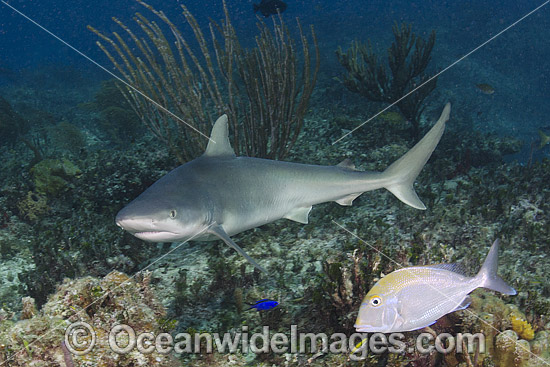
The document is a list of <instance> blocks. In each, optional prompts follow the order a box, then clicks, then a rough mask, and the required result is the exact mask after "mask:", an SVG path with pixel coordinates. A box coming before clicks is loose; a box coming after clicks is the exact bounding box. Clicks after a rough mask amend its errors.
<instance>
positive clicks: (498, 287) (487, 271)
mask: <svg viewBox="0 0 550 367" xmlns="http://www.w3.org/2000/svg"><path fill="white" fill-rule="evenodd" d="M498 247H499V241H498V239H497V240H495V242H493V245H492V246H491V249H490V250H489V254H487V257H486V258H485V262H484V263H483V266H482V267H481V269H480V270H479V273H477V275H476V279H478V280H479V283H480V285H479V286H480V287H483V288H487V289H491V290H494V291H497V292H500V293H502V294H508V295H511V296H512V295H514V294H516V290H515V289H514V288H512V287H510V286H509V285H508V284H506V282H505V281H504V280H503V279H502V278H501V277H499V276H498V275H497V268H498Z"/></svg>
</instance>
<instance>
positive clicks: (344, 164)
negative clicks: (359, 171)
mask: <svg viewBox="0 0 550 367" xmlns="http://www.w3.org/2000/svg"><path fill="white" fill-rule="evenodd" d="M336 167H342V168H347V169H350V170H352V171H356V169H355V164H353V162H352V161H351V159H349V158H346V159H344V160H343V161H342V162H340V163H338V164H337V165H336Z"/></svg>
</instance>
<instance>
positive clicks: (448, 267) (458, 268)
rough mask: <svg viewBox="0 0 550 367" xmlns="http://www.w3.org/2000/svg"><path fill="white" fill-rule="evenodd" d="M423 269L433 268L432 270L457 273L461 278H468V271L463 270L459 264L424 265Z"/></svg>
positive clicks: (462, 266)
mask: <svg viewBox="0 0 550 367" xmlns="http://www.w3.org/2000/svg"><path fill="white" fill-rule="evenodd" d="M424 267H425V268H433V269H443V270H448V271H452V272H453V273H457V274H460V275H463V276H468V271H467V270H466V269H465V268H464V265H462V264H459V263H452V264H433V265H425V266H424Z"/></svg>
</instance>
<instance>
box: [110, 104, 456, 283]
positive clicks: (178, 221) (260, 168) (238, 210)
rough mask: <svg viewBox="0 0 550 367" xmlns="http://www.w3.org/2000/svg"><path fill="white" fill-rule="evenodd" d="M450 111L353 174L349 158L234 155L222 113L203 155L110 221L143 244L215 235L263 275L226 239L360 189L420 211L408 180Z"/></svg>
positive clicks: (347, 198) (343, 201) (299, 218)
mask: <svg viewBox="0 0 550 367" xmlns="http://www.w3.org/2000/svg"><path fill="white" fill-rule="evenodd" d="M450 111H451V105H450V104H449V103H447V105H446V106H445V107H444V109H443V112H442V113H441V116H440V117H439V120H438V121H437V123H436V124H435V125H434V126H433V127H432V128H431V129H430V130H429V131H428V132H427V133H426V135H425V136H424V137H423V138H422V139H421V140H420V141H419V142H418V143H416V145H414V146H413V147H412V148H411V149H410V150H409V151H408V152H407V153H405V154H404V155H403V156H402V157H400V158H399V159H398V160H397V161H395V162H394V163H392V164H391V165H390V166H388V167H387V168H386V169H385V170H384V171H382V172H368V171H359V170H357V169H356V168H355V166H354V165H353V163H352V162H351V161H350V160H349V159H346V160H344V161H343V162H341V163H340V164H338V165H335V166H322V165H312V164H302V163H293V162H284V161H276V160H269V159H262V158H253V157H238V156H236V155H235V152H234V150H233V149H232V147H231V144H230V141H229V130H228V119H227V116H226V115H223V116H221V117H220V118H218V120H217V121H216V122H215V123H214V126H213V127H212V132H211V135H210V138H211V139H210V141H209V142H208V145H207V147H206V151H205V152H204V154H203V155H201V156H200V157H198V158H196V159H194V160H192V161H189V162H187V163H185V164H183V165H181V166H179V167H177V168H175V169H174V170H172V171H171V172H169V173H168V174H166V175H165V176H163V177H161V178H160V179H159V180H158V181H156V182H155V183H154V184H153V185H151V186H150V187H149V188H147V189H146V190H145V191H144V192H143V193H142V194H140V195H139V196H138V197H137V198H136V199H134V200H133V201H131V202H130V203H129V204H128V205H126V206H125V207H124V208H122V209H121V210H120V212H118V214H117V216H116V219H115V222H116V224H117V225H118V226H119V227H121V228H122V229H124V230H126V231H128V232H129V233H131V234H132V235H134V236H135V237H137V238H140V239H142V240H145V241H149V242H179V241H188V240H198V241H211V240H216V239H221V240H222V241H223V242H225V243H226V244H227V245H229V246H230V247H232V248H233V249H235V250H236V251H237V252H238V253H239V254H241V255H242V256H244V257H245V258H246V260H248V261H249V262H250V263H251V264H252V265H254V266H255V267H256V268H258V269H259V270H261V271H262V272H264V273H265V270H264V269H263V268H262V267H261V266H260V265H259V264H258V263H257V262H256V261H255V260H254V259H252V257H250V256H249V255H248V254H247V253H246V252H245V251H244V250H243V249H242V248H241V247H240V246H239V245H237V244H236V243H235V242H234V241H233V240H232V239H231V236H233V235H235V234H237V233H240V232H243V231H246V230H248V229H252V228H256V227H259V226H261V225H264V224H267V223H270V222H273V221H276V220H278V219H281V218H285V219H289V220H293V221H296V222H299V223H304V224H306V223H308V215H309V213H310V211H311V209H312V206H313V205H315V204H320V203H324V202H329V201H335V202H336V203H338V204H340V205H352V202H353V200H354V199H355V198H357V197H358V196H359V195H361V194H362V193H363V192H366V191H371V190H376V189H379V188H385V189H387V190H389V191H390V192H392V193H393V194H394V195H395V196H396V197H397V198H398V199H399V200H401V201H402V202H403V203H405V204H407V205H409V206H411V207H413V208H416V209H421V210H423V209H426V206H425V205H424V204H423V203H422V201H421V200H420V199H419V197H418V195H417V194H416V192H415V190H414V188H413V185H414V182H415V180H416V177H417V176H418V174H419V173H420V171H421V170H422V168H423V167H424V165H425V164H426V162H427V161H428V159H429V158H430V156H431V154H432V152H433V151H434V149H435V148H436V146H437V144H438V143H439V140H440V139H441V136H442V134H443V131H444V130H445V124H446V122H447V121H448V119H449V115H450Z"/></svg>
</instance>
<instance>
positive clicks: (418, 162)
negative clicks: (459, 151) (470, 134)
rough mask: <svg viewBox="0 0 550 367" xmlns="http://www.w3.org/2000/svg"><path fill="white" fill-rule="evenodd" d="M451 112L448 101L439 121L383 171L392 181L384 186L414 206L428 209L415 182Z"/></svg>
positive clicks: (437, 141) (441, 133) (439, 137)
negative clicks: (417, 191) (420, 197)
mask: <svg viewBox="0 0 550 367" xmlns="http://www.w3.org/2000/svg"><path fill="white" fill-rule="evenodd" d="M450 113H451V104H450V103H447V104H446V105H445V108H444V109H443V112H442V113H441V116H440V117H439V120H438V121H437V123H436V124H435V125H434V126H433V127H432V128H431V129H430V131H428V133H427V134H426V135H424V137H423V138H422V140H420V141H419V142H418V143H416V145H415V146H414V147H412V148H411V150H409V151H408V152H407V153H406V154H405V155H404V156H402V157H401V158H399V159H398V160H397V161H395V162H393V163H392V165H391V166H389V167H388V168H387V169H386V170H385V171H384V172H383V174H384V176H386V177H388V178H389V179H390V183H389V184H387V185H385V186H384V187H385V188H386V189H388V190H389V191H391V192H392V194H394V195H395V196H396V197H397V198H398V199H399V200H401V201H402V202H404V203H405V204H407V205H410V206H412V207H413V208H416V209H422V210H424V209H426V206H425V205H424V203H423V202H422V201H421V200H420V199H419V198H418V195H416V192H415V191H414V188H413V184H414V180H416V177H417V176H418V174H419V173H420V171H422V168H423V167H424V165H425V164H426V162H427V161H428V159H429V158H430V156H431V155H432V152H433V151H434V149H435V147H436V146H437V144H438V143H439V140H440V139H441V135H443V131H444V130H445V123H446V122H447V121H448V120H449V114H450Z"/></svg>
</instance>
